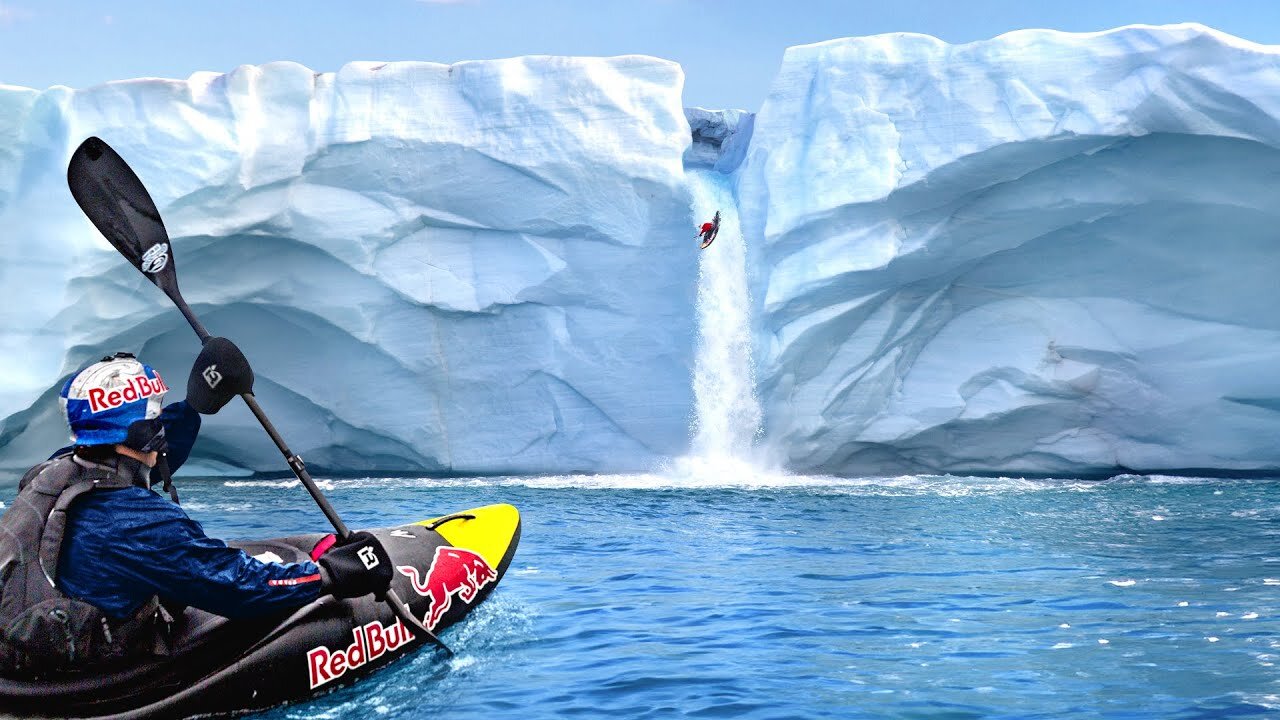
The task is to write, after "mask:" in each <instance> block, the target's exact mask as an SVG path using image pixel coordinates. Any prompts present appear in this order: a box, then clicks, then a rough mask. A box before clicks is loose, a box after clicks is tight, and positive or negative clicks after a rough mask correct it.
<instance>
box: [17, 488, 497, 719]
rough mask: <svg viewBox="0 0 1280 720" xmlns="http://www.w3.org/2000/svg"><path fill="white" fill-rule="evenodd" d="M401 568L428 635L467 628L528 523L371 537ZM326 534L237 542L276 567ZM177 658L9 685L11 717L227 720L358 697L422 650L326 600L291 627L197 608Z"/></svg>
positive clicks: (179, 631) (449, 524)
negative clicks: (384, 670) (224, 718)
mask: <svg viewBox="0 0 1280 720" xmlns="http://www.w3.org/2000/svg"><path fill="white" fill-rule="evenodd" d="M370 532H372V533H373V534H374V535H376V536H377V537H378V539H379V540H380V541H382V544H383V545H384V546H385V547H386V549H387V553H388V554H389V555H390V556H391V559H392V561H393V562H394V564H395V566H396V571H397V572H396V573H395V580H394V581H393V583H392V589H393V590H395V591H397V592H398V593H399V595H400V597H401V598H403V599H404V600H405V601H406V602H407V603H408V605H409V608H410V610H411V611H412V612H413V614H414V615H415V616H416V617H418V618H420V619H421V620H422V622H423V624H424V625H425V626H426V627H427V629H429V630H431V631H433V632H438V631H440V630H442V629H444V628H446V627H449V626H450V625H453V624H454V623H456V622H458V621H459V620H461V619H462V618H463V617H464V616H465V615H466V614H467V613H468V612H470V611H471V609H472V608H473V607H475V606H476V605H477V604H479V603H480V602H481V601H482V600H484V599H485V597H487V596H488V594H489V593H490V592H492V591H493V589H494V587H496V586H497V584H498V581H499V580H501V579H502V576H503V574H505V573H506V570H507V567H508V566H509V565H510V564H511V558H512V557H513V556H514V555H515V550H516V545H517V544H518V543H519V541H520V513H519V512H518V511H517V510H516V509H515V508H514V507H512V506H510V505H488V506H485V507H481V508H476V509H474V510H467V511H464V512H460V513H454V514H452V515H446V516H444V517H440V518H435V519H433V520H424V521H422V522H419V523H416V524H413V525H404V526H401V527H397V528H382V529H378V530H371V531H370ZM323 537H324V533H317V534H314V535H298V536H295V537H288V538H281V539H276V540H261V541H250V542H233V543H230V544H231V545H233V546H235V547H239V548H243V549H244V550H245V551H246V552H248V553H249V554H250V555H253V556H255V557H258V558H259V559H262V560H267V561H272V562H300V561H302V560H308V559H310V558H309V553H310V551H311V549H312V548H313V547H315V545H316V543H317V542H318V541H319V540H320V539H321V538H323ZM170 646H171V648H172V649H171V650H170V653H169V655H168V656H166V657H160V658H155V657H149V658H146V659H145V660H144V661H141V662H140V663H139V664H137V665H135V666H132V667H122V668H120V669H118V670H116V671H114V672H107V673H104V672H101V671H97V672H86V673H79V674H75V675H67V676H63V677H60V678H56V679H52V680H48V679H44V680H39V681H34V680H20V679H9V678H0V712H3V713H5V714H14V715H19V716H24V717H78V718H99V717H104V718H105V717H112V718H143V717H146V718H153V717H189V716H193V715H201V716H205V715H227V714H238V713H244V712H249V711H254V710H262V709H266V708H269V707H272V706H274V705H279V704H281V703H286V702H289V701H294V700H303V699H306V698H308V697H312V696H314V695H318V694H322V693H325V692H328V691H330V690H332V689H334V688H336V687H341V686H343V685H348V684H350V683H352V682H354V681H356V680H358V679H360V678H363V677H365V676H366V675H368V674H370V673H372V672H373V671H374V670H377V669H378V668H380V667H383V666H385V665H387V664H388V663H390V662H393V661H395V660H397V659H399V658H401V657H405V656H406V655H409V654H411V653H413V652H414V651H416V650H418V649H420V648H423V647H428V648H430V647H432V645H431V644H430V643H429V642H428V641H427V640H426V638H419V637H415V636H414V634H413V633H412V632H411V631H410V629H409V628H408V626H406V625H405V624H404V623H402V622H401V621H400V620H399V619H397V618H396V616H395V615H394V614H393V613H392V612H391V610H390V609H389V608H388V607H387V605H386V603H383V602H379V601H377V600H376V599H375V598H374V597H373V596H372V595H370V596H367V597H363V598H356V599H353V600H338V599H335V598H332V597H324V598H321V599H320V600H318V601H316V602H314V603H312V604H310V605H307V606H305V607H303V608H300V609H298V610H296V611H294V612H292V613H290V614H287V615H285V616H280V615H273V616H271V617H267V618H257V619H253V620H227V619H226V618H222V617H219V616H217V615H212V614H209V613H206V612H203V611H200V610H194V609H190V608H188V609H187V610H186V611H185V612H184V613H183V615H182V617H181V618H179V619H178V622H177V623H176V624H175V632H174V635H173V637H172V638H171V642H170Z"/></svg>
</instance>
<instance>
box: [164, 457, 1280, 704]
mask: <svg viewBox="0 0 1280 720" xmlns="http://www.w3.org/2000/svg"><path fill="white" fill-rule="evenodd" d="M734 482H735V484H732V485H730V484H726V485H724V486H716V485H715V484H714V483H711V484H707V483H702V484H698V485H693V486H690V485H687V484H682V481H681V480H680V479H679V478H672V477H667V476H664V475H634V476H572V477H566V476H561V477H536V478H535V477H527V478H483V479H453V480H439V479H406V478H390V479H344V480H330V481H324V482H323V483H322V486H323V487H324V488H326V491H327V495H328V496H329V497H330V499H331V501H332V503H333V505H334V506H335V507H336V508H337V509H338V510H339V512H340V513H341V514H342V515H343V516H344V519H345V520H346V521H347V523H348V524H349V525H351V526H352V527H375V526H388V525H394V524H399V523H404V522H411V521H415V520H419V519H423V518H426V517H430V516H434V515H439V514H443V513H446V512H450V511H455V510H460V509H465V508H469V507H474V506H478V505H484V504H489V503H495V502H508V503H512V504H514V505H516V506H517V507H519V508H520V510H521V512H522V516H523V525H524V526H523V539H522V541H521V543H520V548H519V550H518V552H517V554H516V557H515V560H514V562H513V563H512V565H511V568H510V570H509V571H508V573H507V575H506V577H505V578H504V579H503V580H502V583H501V585H500V586H499V587H498V588H497V590H496V591H495V592H494V594H493V595H492V596H491V597H490V598H489V600H488V601H487V602H486V603H485V604H484V605H482V606H481V607H480V608H478V609H477V611H476V612H475V613H473V614H472V615H471V616H470V617H469V618H468V619H467V620H465V621H464V622H463V623H461V624H460V625H458V626H455V627H453V628H450V629H449V630H447V631H446V632H445V633H444V635H443V639H444V640H445V641H446V642H447V643H448V644H449V645H451V646H452V647H453V649H454V650H455V652H456V653H457V655H456V657H455V658H453V659H452V660H449V661H446V660H443V659H441V658H439V657H437V656H435V655H432V654H430V653H429V652H423V653H419V654H418V655H416V656H413V657H411V658H409V659H406V660H402V661H400V662H398V663H397V664H395V665H392V666H390V667H389V668H387V669H385V670H383V671H381V672H380V673H378V674H376V675H374V676H372V677H370V678H368V679H366V680H364V681H362V682H359V683H357V684H356V685H354V686H351V687H348V688H344V689H341V690H338V691H336V692H333V693H331V694H329V695H326V696H323V697H321V698H318V699H316V700H312V701H310V702H305V703H298V704H294V705H290V706H285V707H282V708H277V709H275V710H271V711H269V712H267V713H265V714H264V715H262V716H261V717H265V718H348V717H366V718H374V717H378V718H383V717H385V718H437V717H449V718H452V719H460V718H485V719H488V718H495V717H518V718H521V720H534V719H535V718H566V717H582V718H605V717H607V718H610V719H611V720H622V719H624V718H672V717H698V718H744V719H749V720H757V719H758V720H763V719H765V718H1099V717H1101V718H1218V717H1236V716H1280V669H1278V668H1277V666H1276V663H1277V662H1278V661H1280V546H1278V543H1277V540H1280V537H1278V536H1280V484H1277V482H1275V481H1268V480H1225V479H1210V478H1171V477H1152V476H1125V477H1118V478H1113V479H1110V480H1103V481H1080V480H1023V479H1006V478H973V477H925V476H906V477H897V478H867V479H836V478H820V477H772V478H764V479H755V480H753V479H746V480H742V479H738V480H735V481H734ZM180 487H181V489H182V491H183V496H184V504H185V505H186V507H187V508H188V511H189V512H190V513H191V514H192V515H193V516H194V517H196V518H197V519H198V520H200V521H201V522H202V523H203V524H204V526H205V528H206V529H207V530H208V531H209V532H210V533H211V534H214V535H215V536H222V537H240V538H248V537H266V536H279V535H285V534H290V533H296V532H303V531H319V530H322V529H324V528H325V527H326V523H325V520H324V517H323V516H322V515H321V514H320V513H319V511H318V510H316V509H315V508H314V506H313V505H312V503H311V501H310V499H309V497H308V496H307V494H306V492H305V490H303V489H302V488H301V487H299V486H298V484H297V483H296V482H288V481H272V480H253V481H227V480H213V479H204V480H184V481H183V482H182V483H181V485H180Z"/></svg>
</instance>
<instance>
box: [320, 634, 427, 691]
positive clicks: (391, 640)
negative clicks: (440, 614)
mask: <svg viewBox="0 0 1280 720" xmlns="http://www.w3.org/2000/svg"><path fill="white" fill-rule="evenodd" d="M351 637H352V640H354V641H355V642H353V643H351V644H350V645H348V646H347V647H345V648H339V649H337V650H330V649H329V648H327V647H325V646H323V645H321V646H320V647H316V648H312V649H311V650H308V651H307V674H308V676H309V677H310V679H311V689H312V690H315V689H316V688H318V687H320V686H321V685H323V684H325V683H327V682H329V681H331V680H336V679H338V678H340V677H342V676H343V675H345V674H346V673H347V671H348V670H354V669H355V668H358V667H360V666H361V665H364V664H365V663H368V662H372V661H374V660H377V659H378V658H380V657H382V656H383V655H385V654H387V653H389V652H392V651H393V650H396V649H398V648H399V647H401V646H402V645H404V644H406V643H408V642H409V641H411V640H413V633H412V632H410V631H409V628H407V627H405V626H404V624H403V623H401V622H400V621H399V620H396V622H395V624H394V625H389V626H388V625H383V624H382V623H381V622H379V621H377V620H374V621H373V622H371V623H369V624H368V625H364V626H361V627H357V628H355V629H353V630H352V631H351Z"/></svg>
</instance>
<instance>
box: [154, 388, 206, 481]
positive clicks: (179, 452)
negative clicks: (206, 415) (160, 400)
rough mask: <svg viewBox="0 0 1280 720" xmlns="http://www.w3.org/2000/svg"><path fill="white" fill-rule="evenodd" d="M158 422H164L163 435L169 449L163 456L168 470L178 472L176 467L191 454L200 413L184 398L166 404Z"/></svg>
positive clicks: (197, 431)
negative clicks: (166, 461) (167, 464)
mask: <svg viewBox="0 0 1280 720" xmlns="http://www.w3.org/2000/svg"><path fill="white" fill-rule="evenodd" d="M160 422H162V423H164V436H165V439H166V440H167V441H168V446H169V449H168V450H167V451H166V452H165V458H166V459H167V460H168V462H169V472H171V473H175V472H178V468H180V467H182V464H183V463H185V462H186V461H187V457H188V456H189V455H191V447H192V446H193V445H195V444H196V436H197V435H199V434H200V413H198V412H196V411H195V410H193V409H192V408H191V406H190V405H188V404H187V401H186V400H179V401H178V402H176V403H170V404H169V405H166V406H165V408H164V410H163V411H161V412H160Z"/></svg>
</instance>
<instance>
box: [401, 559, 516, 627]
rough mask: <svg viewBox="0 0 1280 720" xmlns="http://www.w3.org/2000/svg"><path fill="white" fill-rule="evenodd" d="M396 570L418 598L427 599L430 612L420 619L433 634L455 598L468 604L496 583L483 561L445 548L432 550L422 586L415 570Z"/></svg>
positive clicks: (493, 574)
mask: <svg viewBox="0 0 1280 720" xmlns="http://www.w3.org/2000/svg"><path fill="white" fill-rule="evenodd" d="M396 569H397V570H399V571H400V572H401V573H402V574H404V575H407V576H408V577H409V580H410V581H412V583H413V589H414V590H415V591H417V593H418V594H419V595H421V596H423V597H425V598H429V599H430V601H431V609H430V610H429V611H428V612H427V617H426V618H424V619H423V624H424V625H426V626H427V629H428V630H434V629H435V627H436V623H438V622H440V618H442V617H444V614H445V613H446V612H448V611H449V607H450V606H451V605H452V604H453V598H454V596H455V595H456V596H457V597H458V598H459V599H461V600H462V602H464V603H467V604H470V603H471V602H472V601H474V600H475V599H476V596H477V595H478V594H479V593H480V590H481V588H483V587H484V586H486V585H488V584H489V583H491V582H494V581H495V580H497V579H498V573H496V572H494V571H493V568H491V567H489V563H488V562H486V561H485V559H484V558H483V557H481V556H479V555H477V554H476V553H473V552H471V551H470V550H463V549H462V548H456V547H447V546H441V547H438V548H436V554H435V557H433V558H431V569H430V570H428V571H427V579H426V581H425V582H424V581H423V580H422V578H421V576H420V575H419V574H418V568H416V567H413V566H412V565H397V566H396Z"/></svg>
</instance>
